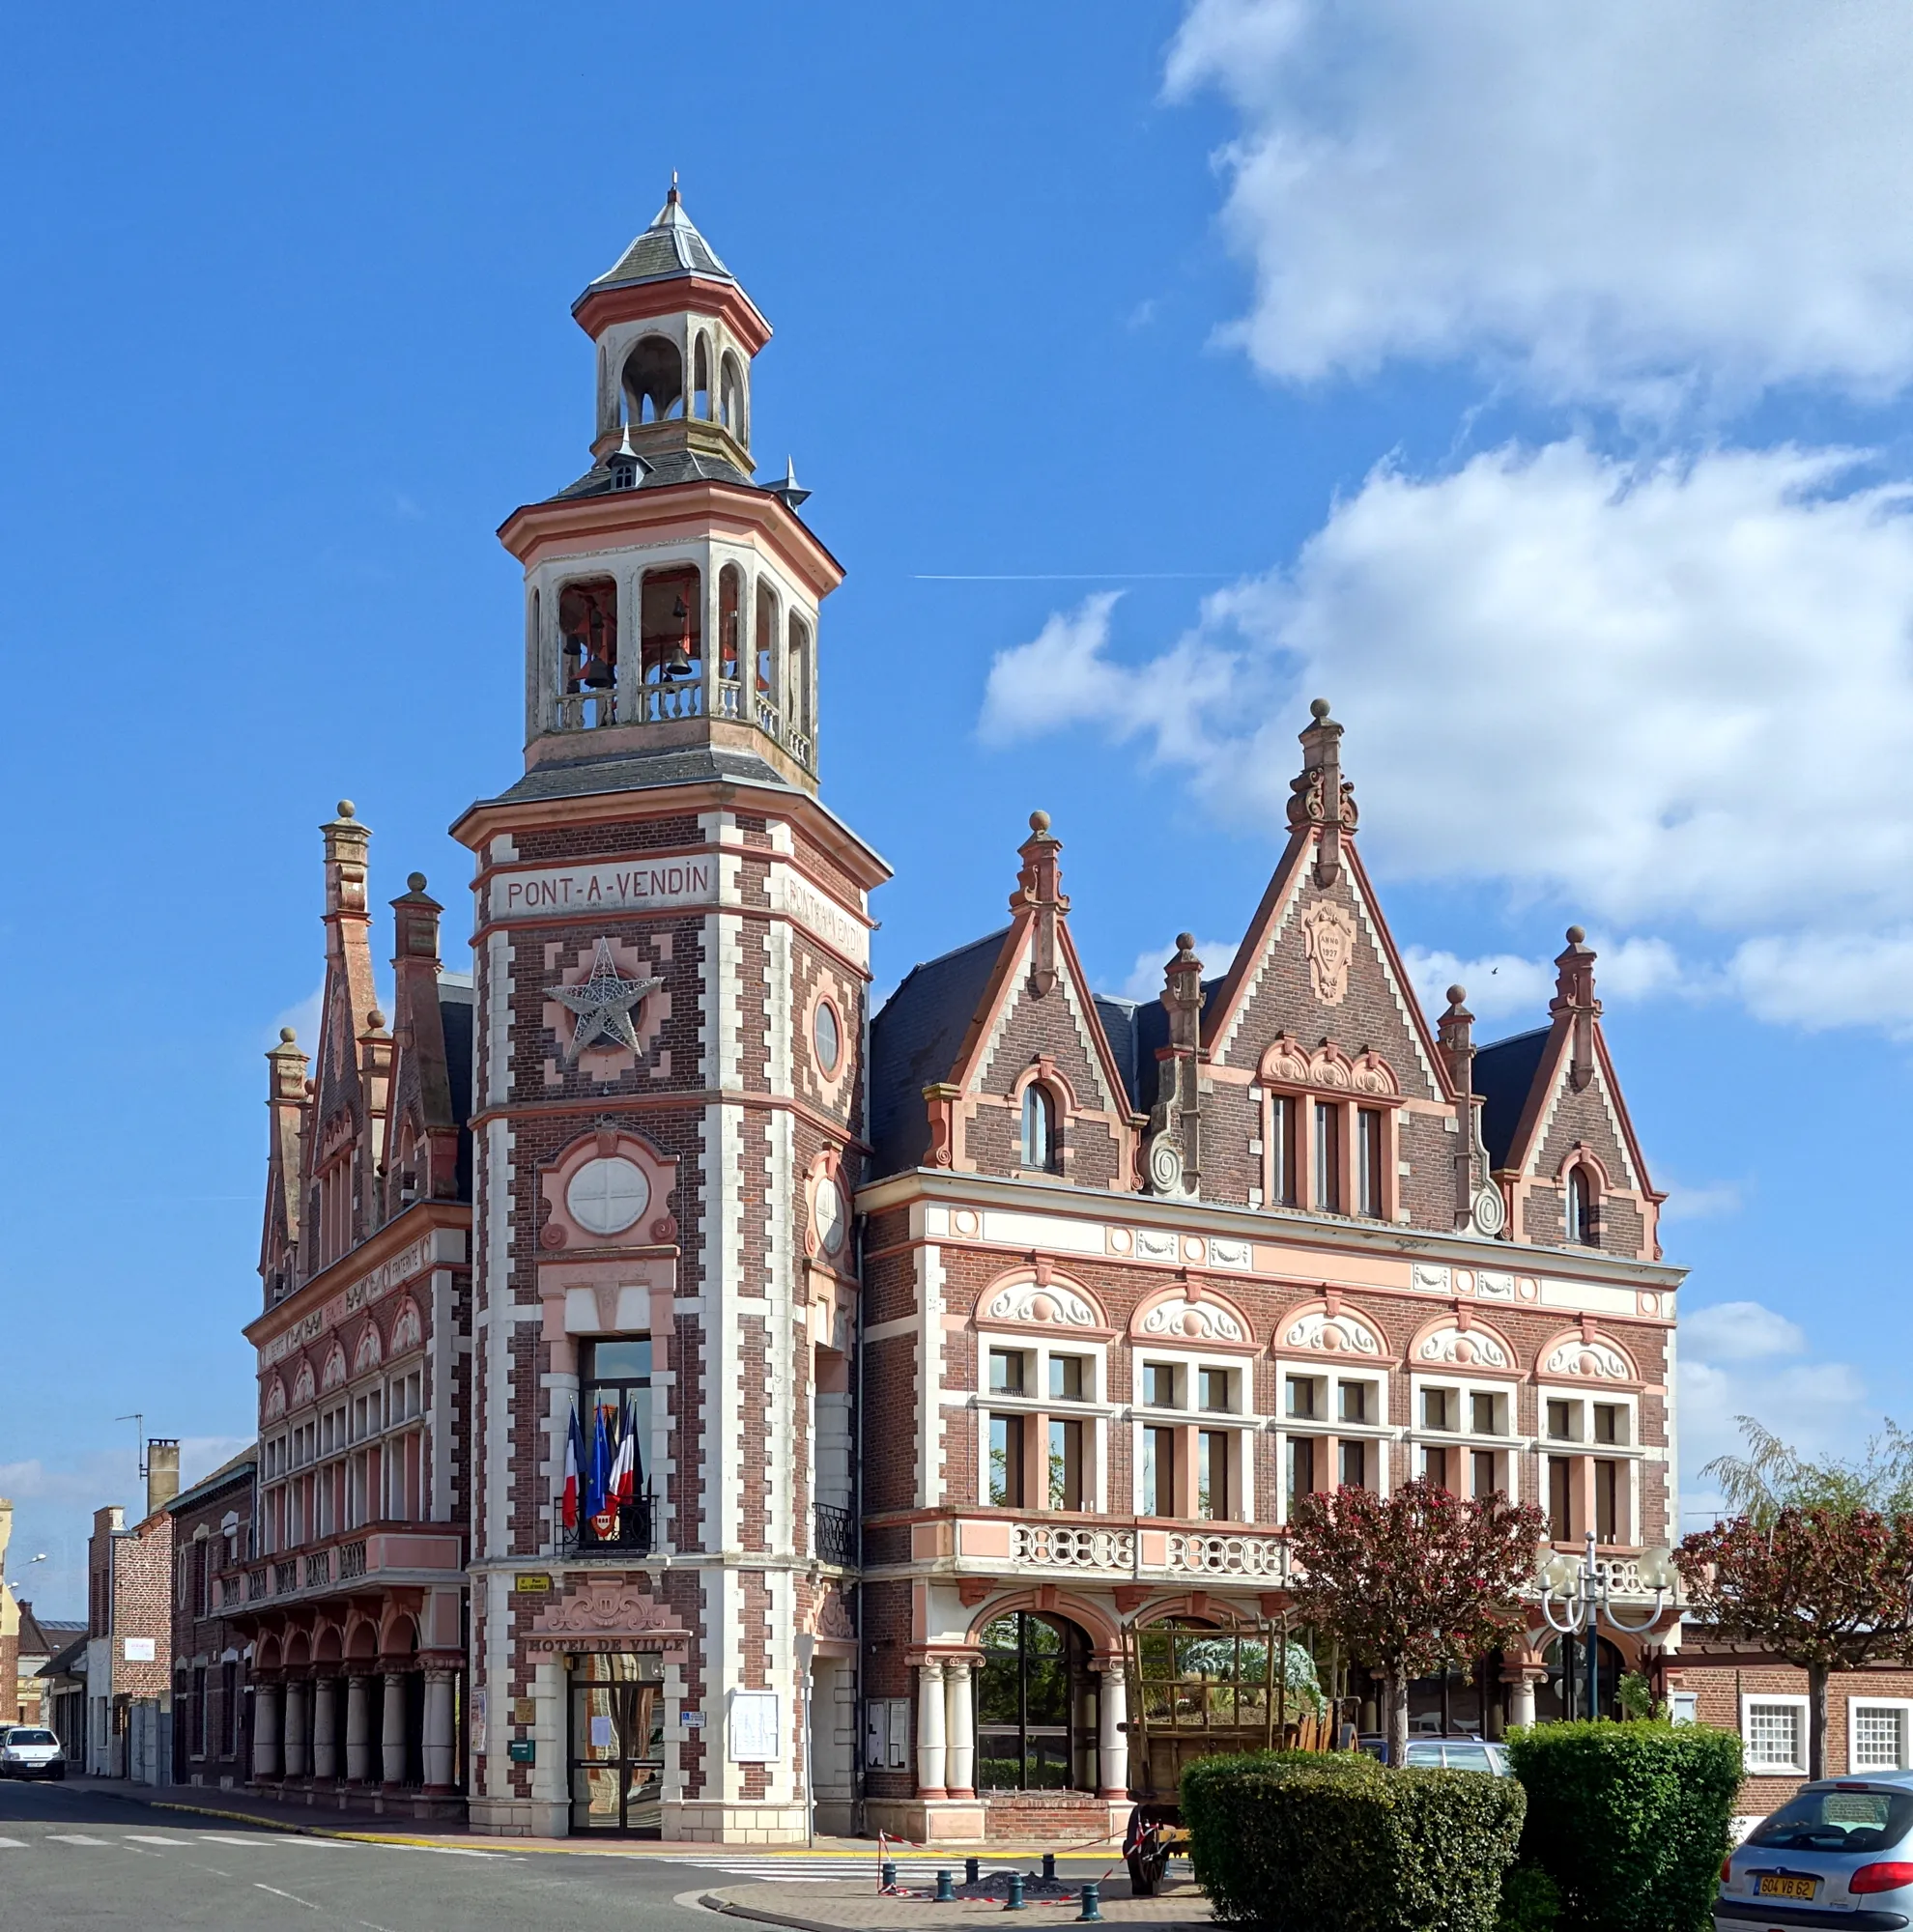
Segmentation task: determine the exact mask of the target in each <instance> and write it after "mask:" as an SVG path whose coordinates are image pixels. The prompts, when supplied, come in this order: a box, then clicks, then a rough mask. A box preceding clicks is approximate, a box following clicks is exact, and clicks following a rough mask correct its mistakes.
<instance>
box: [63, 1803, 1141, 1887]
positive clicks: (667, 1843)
mask: <svg viewBox="0 0 1913 1932" xmlns="http://www.w3.org/2000/svg"><path fill="white" fill-rule="evenodd" d="M66 1789H67V1790H69V1791H81V1792H87V1793H90V1794H91V1793H97V1794H100V1795H101V1796H105V1797H113V1798H120V1799H124V1800H127V1801H128V1803H131V1804H145V1805H150V1806H152V1807H154V1808H155V1809H157V1810H161V1811H186V1812H193V1813H197V1814H198V1815H199V1816H201V1817H206V1818H224V1819H228V1820H231V1821H233V1822H235V1823H241V1824H250V1825H259V1826H263V1827H264V1828H265V1829H267V1830H268V1831H273V1832H294V1833H300V1834H301V1835H303V1836H306V1837H314V1838H360V1839H370V1840H372V1841H375V1842H378V1843H383V1844H400V1845H432V1846H437V1847H443V1848H451V1849H458V1850H469V1851H492V1852H566V1853H571V1854H574V1855H577V1856H588V1857H592V1858H627V1859H643V1858H661V1857H670V1858H674V1859H679V1860H682V1859H686V1858H689V1857H693V1856H696V1855H699V1854H708V1855H709V1857H710V1859H711V1861H712V1862H714V1863H716V1862H719V1861H735V1860H737V1859H740V1858H748V1859H751V1860H752V1861H758V1860H766V1859H786V1858H788V1859H816V1858H826V1857H829V1858H860V1859H868V1860H869V1861H870V1862H871V1873H872V1887H874V1874H875V1871H876V1866H877V1858H878V1850H877V1841H876V1840H875V1839H874V1838H830V1837H822V1836H820V1837H819V1838H818V1839H817V1840H816V1842H815V1843H814V1844H812V1845H714V1844H711V1843H710V1842H708V1841H707V1840H703V1839H689V1838H676V1839H656V1838H651V1839H636V1840H634V1839H631V1838H598V1837H588V1836H578V1837H570V1838H502V1837H499V1836H497V1835H495V1834H494V1833H489V1832H474V1831H472V1830H471V1828H470V1827H469V1826H466V1825H451V1824H445V1823H443V1822H441V1821H438V1820H431V1821H420V1822H417V1823H413V1822H410V1821H408V1820H406V1819H404V1818H402V1817H395V1816H394V1815H393V1814H392V1813H391V1812H389V1811H386V1812H376V1811H373V1810H371V1809H369V1808H366V1809H362V1810H361V1809H354V1810H337V1809H334V1808H332V1807H331V1806H328V1805H316V1804H303V1803H299V1802H293V1803H287V1802H286V1801H285V1800H283V1799H277V1798H263V1797H260V1796H259V1795H258V1794H256V1793H254V1792H251V1791H246V1790H242V1789H234V1790H225V1789H222V1788H220V1787H218V1786H216V1785H206V1784H159V1785H153V1784H134V1783H132V1782H131V1781H130V1780H128V1779H127V1778H124V1777H84V1776H72V1775H71V1774H70V1775H69V1776H68V1777H67V1779H66ZM1045 1852H1055V1853H1056V1854H1058V1856H1074V1857H1097V1858H1115V1857H1118V1856H1120V1854H1119V1850H1118V1847H1117V1846H1116V1844H1115V1843H1114V1841H1113V1840H1104V1841H1102V1842H1101V1843H1099V1844H1094V1845H1067V1846H1066V1845H1058V1844H1053V1843H1049V1844H1036V1845H1008V1844H1005V1845H996V1844H992V1845H957V1846H952V1847H950V1848H949V1849H948V1850H947V1851H937V1850H935V1849H934V1848H931V1847H927V1846H920V1845H899V1844H898V1843H897V1842H896V1841H895V1840H893V1841H892V1842H891V1844H890V1846H889V1854H888V1855H889V1856H890V1857H892V1858H900V1859H923V1858H928V1857H933V1856H934V1857H943V1858H947V1859H948V1860H949V1861H950V1863H951V1864H952V1865H953V1866H954V1867H956V1868H957V1871H958V1872H959V1874H960V1871H961V1867H962V1862H963V1861H964V1859H966V1858H975V1857H981V1858H982V1859H983V1861H984V1863H985V1865H1009V1864H1023V1863H1028V1862H1029V1861H1034V1860H1038V1859H1041V1858H1042V1855H1043V1853H1045ZM851 1889H852V1890H853V1891H854V1890H855V1888H854V1887H852V1888H851ZM1124 1889H1125V1890H1126V1891H1127V1889H1128V1887H1127V1885H1126V1886H1125V1888H1124ZM806 1890H807V1895H808V1892H809V1888H807V1889H806ZM938 1909H939V1910H941V1911H942V1912H943V1913H945V1914H946V1915H948V1914H949V1912H950V1911H951V1909H952V1908H950V1907H949V1906H943V1907H940V1908H938ZM844 1922H845V1923H856V1924H862V1923H864V1922H865V1921H863V1920H845V1921H844ZM1045 1922H1047V1921H1045Z"/></svg>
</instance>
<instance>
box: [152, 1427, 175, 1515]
mask: <svg viewBox="0 0 1913 1932" xmlns="http://www.w3.org/2000/svg"><path fill="white" fill-rule="evenodd" d="M179 1492H180V1444H179V1438H178V1437H177V1436H173V1435H149V1436H148V1437H147V1439H146V1513H147V1515H148V1516H157V1515H158V1513H159V1512H160V1511H161V1510H162V1509H164V1508H165V1507H166V1505H167V1504H168V1503H169V1502H171V1501H172V1500H173V1498H174V1497H175V1496H176V1495H178V1494H179Z"/></svg>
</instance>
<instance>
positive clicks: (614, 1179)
mask: <svg viewBox="0 0 1913 1932" xmlns="http://www.w3.org/2000/svg"><path fill="white" fill-rule="evenodd" d="M650 1199H651V1189H650V1183H649V1182H648V1181H646V1180H645V1179H644V1171H643V1169H642V1168H641V1167H640V1166H639V1165H638V1164H637V1162H636V1161H630V1160H626V1159H624V1158H623V1156H622V1155H620V1154H601V1155H599V1156H598V1157H597V1158H596V1159H595V1160H587V1161H586V1162H585V1165H584V1166H583V1167H581V1168H580V1169H579V1170H578V1172H577V1173H576V1174H574V1175H573V1176H572V1177H571V1182H570V1185H569V1186H567V1187H566V1188H565V1190H564V1205H565V1206H566V1208H569V1209H570V1210H571V1218H572V1219H573V1220H574V1221H576V1222H577V1223H578V1225H579V1226H580V1227H581V1228H583V1229H584V1230H585V1233H586V1234H589V1235H621V1234H622V1233H623V1232H624V1230H625V1229H627V1228H628V1227H630V1225H631V1224H632V1222H634V1221H635V1220H637V1218H638V1217H639V1215H640V1214H642V1212H643V1211H644V1209H645V1208H646V1207H648V1206H649V1205H650Z"/></svg>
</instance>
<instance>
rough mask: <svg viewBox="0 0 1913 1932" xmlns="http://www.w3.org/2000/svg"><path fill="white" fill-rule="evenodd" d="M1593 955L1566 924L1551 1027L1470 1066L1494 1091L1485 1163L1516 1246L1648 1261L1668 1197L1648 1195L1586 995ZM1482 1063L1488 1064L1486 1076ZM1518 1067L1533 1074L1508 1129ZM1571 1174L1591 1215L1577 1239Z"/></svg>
mask: <svg viewBox="0 0 1913 1932" xmlns="http://www.w3.org/2000/svg"><path fill="white" fill-rule="evenodd" d="M1595 957H1596V955H1595V952H1594V949H1593V948H1592V947H1591V946H1589V945H1588V944H1587V943H1586V934H1585V933H1584V932H1583V930H1582V929H1581V927H1580V926H1578V925H1571V926H1569V927H1568V932H1567V947H1566V950H1565V951H1564V952H1561V953H1560V954H1559V955H1558V956H1557V957H1556V961H1555V965H1556V994H1555V998H1554V999H1553V1000H1552V1001H1551V1002H1550V1003H1549V1008H1548V1010H1549V1012H1550V1014H1551V1016H1552V1018H1551V1023H1550V1025H1549V1026H1548V1027H1547V1028H1546V1029H1545V1030H1537V1031H1536V1032H1533V1033H1529V1034H1524V1035H1520V1036H1518V1037H1516V1038H1514V1039H1511V1040H1506V1041H1503V1042H1502V1043H1501V1044H1500V1046H1499V1047H1490V1048H1488V1049H1486V1050H1485V1051H1484V1052H1483V1053H1482V1054H1481V1055H1480V1056H1479V1057H1478V1058H1477V1060H1476V1067H1477V1079H1478V1080H1479V1081H1480V1083H1481V1085H1482V1086H1483V1088H1484V1090H1485V1089H1486V1087H1487V1084H1488V1081H1489V1080H1490V1079H1493V1080H1494V1081H1495V1082H1496V1083H1497V1090H1498V1091H1497V1095H1496V1099H1495V1101H1494V1103H1493V1104H1492V1106H1491V1107H1490V1108H1489V1109H1487V1110H1485V1111H1486V1113H1487V1119H1486V1122H1485V1123H1484V1124H1485V1131H1486V1136H1487V1139H1488V1147H1489V1158H1490V1161H1491V1163H1492V1165H1493V1168H1494V1171H1495V1174H1496V1178H1497V1179H1499V1181H1500V1182H1501V1185H1502V1187H1503V1190H1504V1191H1505V1192H1506V1193H1507V1194H1508V1195H1509V1197H1510V1205H1511V1208H1512V1210H1513V1214H1514V1226H1513V1232H1514V1234H1515V1236H1516V1238H1517V1239H1525V1240H1533V1241H1544V1242H1551V1243H1570V1242H1579V1243H1580V1244H1584V1245H1588V1246H1597V1247H1600V1248H1603V1249H1606V1250H1608V1251H1609V1252H1611V1253H1614V1254H1622V1255H1628V1256H1632V1257H1635V1258H1637V1259H1643V1260H1656V1259H1658V1258H1659V1256H1660V1252H1661V1249H1660V1242H1659V1239H1658V1236H1657V1233H1656V1228H1657V1223H1658V1220H1659V1209H1660V1205H1661V1203H1662V1202H1663V1201H1665V1200H1666V1198H1667V1197H1666V1195H1665V1194H1660V1193H1657V1192H1655V1190H1654V1187H1653V1184H1652V1182H1651V1181H1650V1180H1649V1179H1648V1176H1647V1165H1646V1162H1645V1160H1644V1159H1643V1158H1642V1152H1641V1144H1640V1142H1639V1140H1638V1139H1637V1138H1636V1136H1635V1132H1634V1124H1633V1122H1632V1121H1631V1120H1630V1119H1629V1118H1628V1112H1627V1103H1626V1101H1625V1100H1624V1099H1623V1098H1622V1096H1621V1090H1620V1082H1619V1080H1618V1078H1617V1077H1616V1075H1615V1073H1614V1067H1613V1059H1612V1058H1611V1056H1610V1054H1609V1052H1608V1043H1607V1038H1606V1036H1605V1035H1604V1033H1603V1031H1602V1028H1601V1002H1600V1001H1599V1000H1598V999H1597V998H1596V997H1595V993H1594V961H1595ZM1497 1057H1499V1064H1497ZM1483 1061H1488V1062H1490V1068H1489V1070H1488V1071H1487V1072H1485V1073H1484V1072H1482V1071H1481V1066H1482V1062H1483ZM1525 1066H1526V1067H1528V1068H1530V1069H1531V1071H1530V1073H1529V1077H1528V1084H1527V1088H1526V1092H1525V1093H1523V1094H1522V1095H1521V1101H1520V1111H1519V1113H1518V1115H1516V1116H1515V1117H1514V1121H1513V1125H1512V1127H1511V1128H1509V1127H1507V1124H1506V1123H1507V1122H1508V1119H1509V1114H1510V1111H1511V1103H1512V1100H1513V1097H1514V1093H1515V1090H1516V1085H1517V1082H1518V1080H1519V1077H1520V1075H1521V1073H1522V1071H1523V1069H1524V1067H1525ZM1503 1132H1505V1140H1504V1141H1502V1140H1501V1139H1500V1135H1501V1134H1502V1133H1503ZM1577 1168H1580V1169H1582V1170H1583V1172H1584V1173H1585V1177H1586V1186H1587V1188H1588V1190H1589V1195H1588V1198H1589V1200H1590V1202H1591V1204H1592V1206H1593V1209H1594V1214H1593V1220H1592V1224H1591V1226H1590V1227H1589V1228H1587V1229H1585V1230H1584V1231H1583V1232H1581V1233H1580V1234H1579V1235H1577V1233H1576V1230H1575V1228H1574V1227H1573V1225H1572V1222H1573V1216H1572V1214H1571V1211H1570V1207H1571V1204H1570V1202H1569V1199H1568V1196H1569V1190H1570V1189H1571V1187H1572V1186H1573V1184H1574V1183H1573V1180H1572V1178H1571V1177H1572V1174H1573V1171H1574V1170H1575V1169H1577Z"/></svg>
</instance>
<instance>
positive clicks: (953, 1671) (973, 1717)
mask: <svg viewBox="0 0 1913 1932" xmlns="http://www.w3.org/2000/svg"><path fill="white" fill-rule="evenodd" d="M974 1667H975V1666H974V1665H973V1663H972V1662H971V1660H970V1659H969V1658H967V1657H952V1658H948V1659H946V1660H945V1662H944V1665H943V1692H944V1695H943V1712H944V1736H945V1737H946V1738H947V1739H948V1741H949V1742H948V1744H947V1745H946V1747H945V1758H946V1770H945V1776H947V1777H948V1778H949V1780H950V1785H949V1789H950V1795H951V1797H953V1798H974V1797H975V1796H976V1795H977V1792H976V1776H977V1707H976V1704H975V1702H974V1701H973V1700H972V1698H971V1695H970V1673H971V1671H972V1669H973V1668H974Z"/></svg>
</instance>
